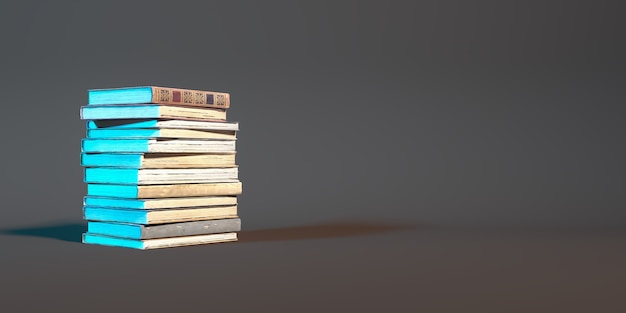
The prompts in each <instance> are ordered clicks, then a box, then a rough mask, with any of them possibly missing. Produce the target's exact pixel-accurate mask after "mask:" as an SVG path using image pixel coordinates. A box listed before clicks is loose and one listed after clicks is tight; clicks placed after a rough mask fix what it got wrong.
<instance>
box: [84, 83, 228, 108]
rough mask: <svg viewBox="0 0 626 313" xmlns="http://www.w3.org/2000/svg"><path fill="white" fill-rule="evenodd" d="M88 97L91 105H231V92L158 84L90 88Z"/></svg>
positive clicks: (216, 106)
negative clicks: (157, 85)
mask: <svg viewBox="0 0 626 313" xmlns="http://www.w3.org/2000/svg"><path fill="white" fill-rule="evenodd" d="M88 97H89V101H88V104H90V105H94V104H138V103H159V104H178V105H186V106H202V107H213V108H223V109H226V108H228V107H230V94H228V93H226V92H216V91H205V90H192V89H180V88H169V87H156V86H139V87H122V88H106V89H90V90H88Z"/></svg>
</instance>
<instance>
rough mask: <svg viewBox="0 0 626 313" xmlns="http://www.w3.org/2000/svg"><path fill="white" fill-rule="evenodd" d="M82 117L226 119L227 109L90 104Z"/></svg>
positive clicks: (82, 108)
mask: <svg viewBox="0 0 626 313" xmlns="http://www.w3.org/2000/svg"><path fill="white" fill-rule="evenodd" d="M80 117H81V119H83V120H108V119H150V118H163V119H182V120H185V119H188V120H198V121H225V120H226V110H224V109H211V108H192V107H183V106H174V105H159V104H133V105H88V106H83V107H81V108H80Z"/></svg>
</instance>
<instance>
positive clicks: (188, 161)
mask: <svg viewBox="0 0 626 313" xmlns="http://www.w3.org/2000/svg"><path fill="white" fill-rule="evenodd" d="M80 158H81V165H82V166H84V167H127V168H208V167H234V166H236V164H235V153H228V154H216V153H211V154H200V153H194V154H176V153H82V154H81V156H80Z"/></svg>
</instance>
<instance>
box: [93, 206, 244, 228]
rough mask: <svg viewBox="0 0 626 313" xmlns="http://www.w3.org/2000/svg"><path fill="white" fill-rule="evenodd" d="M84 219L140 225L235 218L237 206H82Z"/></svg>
mask: <svg viewBox="0 0 626 313" xmlns="http://www.w3.org/2000/svg"><path fill="white" fill-rule="evenodd" d="M83 217H84V218H85V219H86V220H92V221H104V222H117V223H133V224H142V225H152V224H165V223H176V222H190V221H202V220H214V219H224V218H236V217H237V206H236V205H229V206H212V207H188V208H166V209H146V210H135V209H125V208H106V207H92V206H85V207H83Z"/></svg>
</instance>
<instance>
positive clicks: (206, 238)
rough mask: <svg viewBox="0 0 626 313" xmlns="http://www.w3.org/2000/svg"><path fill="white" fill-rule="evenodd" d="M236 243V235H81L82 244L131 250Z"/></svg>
mask: <svg viewBox="0 0 626 313" xmlns="http://www.w3.org/2000/svg"><path fill="white" fill-rule="evenodd" d="M230 241H237V233H222V234H210V235H196V236H184V237H171V238H158V239H128V238H119V237H109V236H100V235H95V234H90V233H84V234H83V243H86V244H95V245H104V246H114V247H123V248H132V249H140V250H146V249H159V248H171V247H182V246H194V245H202V244H209V243H218V242H230Z"/></svg>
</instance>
